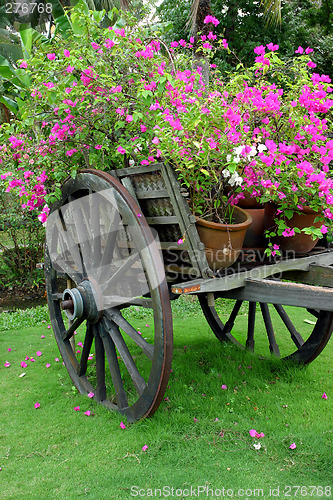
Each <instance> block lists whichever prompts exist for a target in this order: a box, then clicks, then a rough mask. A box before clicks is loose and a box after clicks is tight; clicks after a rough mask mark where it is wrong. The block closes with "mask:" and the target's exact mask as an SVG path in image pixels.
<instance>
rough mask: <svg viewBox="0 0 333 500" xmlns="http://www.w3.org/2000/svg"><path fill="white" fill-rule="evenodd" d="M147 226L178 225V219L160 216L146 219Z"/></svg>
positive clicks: (174, 216)
mask: <svg viewBox="0 0 333 500" xmlns="http://www.w3.org/2000/svg"><path fill="white" fill-rule="evenodd" d="M146 220H147V222H148V224H149V225H151V226H152V225H159V224H178V217H176V215H162V216H159V217H146Z"/></svg>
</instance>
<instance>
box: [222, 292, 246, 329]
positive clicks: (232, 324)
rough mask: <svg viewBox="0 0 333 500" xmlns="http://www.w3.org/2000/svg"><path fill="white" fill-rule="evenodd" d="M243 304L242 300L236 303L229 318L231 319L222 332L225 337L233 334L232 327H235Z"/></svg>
mask: <svg viewBox="0 0 333 500" xmlns="http://www.w3.org/2000/svg"><path fill="white" fill-rule="evenodd" d="M242 303H243V301H242V300H236V303H235V305H234V308H233V310H232V312H231V314H230V316H229V319H228V321H227V322H226V324H225V325H224V328H223V331H222V334H223V335H227V334H228V333H230V332H231V330H232V327H233V326H234V323H235V319H236V317H237V314H238V313H239V310H240V308H241V305H242Z"/></svg>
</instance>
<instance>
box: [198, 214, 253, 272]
mask: <svg viewBox="0 0 333 500" xmlns="http://www.w3.org/2000/svg"><path fill="white" fill-rule="evenodd" d="M234 218H235V223H234V224H217V223H216V222H209V221H206V220H203V219H199V218H197V222H196V227H197V230H198V234H199V237H200V239H201V241H202V243H203V244H204V245H205V247H206V248H205V253H206V257H207V261H208V263H209V265H210V267H211V268H212V269H213V270H214V271H218V270H219V269H224V268H226V267H229V266H231V265H232V264H233V263H234V262H235V261H236V260H237V258H238V256H239V254H240V252H241V249H242V246H243V242H244V238H245V234H246V230H247V228H248V227H249V226H250V224H251V222H252V218H251V216H250V215H249V214H248V213H247V212H246V211H245V210H243V209H242V208H239V207H234Z"/></svg>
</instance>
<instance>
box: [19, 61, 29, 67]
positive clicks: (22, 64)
mask: <svg viewBox="0 0 333 500" xmlns="http://www.w3.org/2000/svg"><path fill="white" fill-rule="evenodd" d="M27 67H28V63H27V61H22V62H21V64H20V68H23V69H26V68H27Z"/></svg>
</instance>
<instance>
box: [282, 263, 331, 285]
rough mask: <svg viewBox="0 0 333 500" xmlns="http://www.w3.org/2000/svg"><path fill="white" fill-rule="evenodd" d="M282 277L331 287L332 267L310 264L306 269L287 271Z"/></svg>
mask: <svg viewBox="0 0 333 500" xmlns="http://www.w3.org/2000/svg"><path fill="white" fill-rule="evenodd" d="M283 278H284V279H287V280H291V281H298V282H300V283H307V284H309V285H321V286H331V287H333V267H330V266H324V265H317V264H310V268H309V270H308V271H305V272H299V271H287V272H285V273H283Z"/></svg>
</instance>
